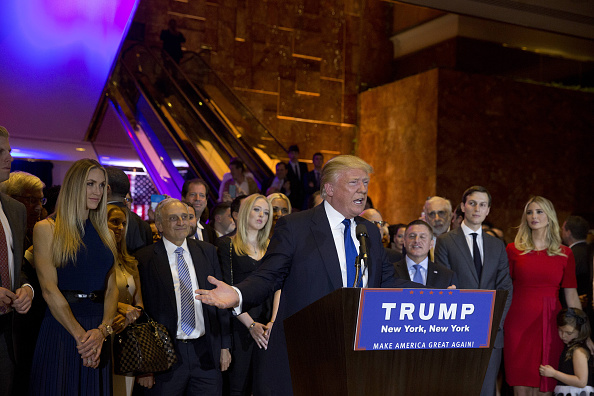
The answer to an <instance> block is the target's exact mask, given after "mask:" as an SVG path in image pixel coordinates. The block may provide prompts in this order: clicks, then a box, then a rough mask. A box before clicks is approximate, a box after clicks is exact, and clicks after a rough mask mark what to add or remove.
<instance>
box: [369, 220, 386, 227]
mask: <svg viewBox="0 0 594 396" xmlns="http://www.w3.org/2000/svg"><path fill="white" fill-rule="evenodd" d="M372 223H373V224H375V225H376V226H379V227H383V226H385V225H386V224H388V223H387V222H385V221H372Z"/></svg>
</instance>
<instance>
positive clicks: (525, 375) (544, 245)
mask: <svg viewBox="0 0 594 396" xmlns="http://www.w3.org/2000/svg"><path fill="white" fill-rule="evenodd" d="M507 255H508V257H509V270H510V273H511V278H512V281H513V284H514V298H513V300H512V303H511V307H510V309H509V312H508V314H507V318H506V319H505V327H504V331H505V337H504V343H505V347H504V349H503V351H504V358H505V375H506V378H507V382H508V384H509V385H511V386H513V387H514V395H516V396H520V395H550V394H551V393H552V391H553V389H554V388H555V385H556V381H555V380H551V379H550V378H547V377H541V376H540V374H539V371H538V368H539V366H540V365H541V364H543V365H547V364H549V365H551V366H553V367H557V365H558V363H559V355H560V354H561V351H562V350H563V342H562V341H561V339H560V338H559V336H558V335H557V328H556V322H555V318H556V316H557V313H558V312H559V311H560V310H561V304H560V303H559V289H560V288H563V289H564V290H563V292H564V294H565V299H566V301H567V305H568V306H569V307H573V308H580V309H581V307H582V306H581V303H580V300H579V297H578V294H577V290H576V287H577V282H576V278H575V261H574V258H573V253H572V252H571V249H569V248H568V247H565V246H561V236H560V229H559V222H558V221H557V214H556V213H555V208H554V207H553V204H552V203H551V202H550V201H549V200H548V199H546V198H543V197H533V198H531V199H530V200H529V201H528V203H527V204H526V207H525V208H524V213H523V214H522V222H521V223H520V227H519V230H518V234H517V235H516V239H515V241H514V243H511V244H509V245H508V246H507Z"/></svg>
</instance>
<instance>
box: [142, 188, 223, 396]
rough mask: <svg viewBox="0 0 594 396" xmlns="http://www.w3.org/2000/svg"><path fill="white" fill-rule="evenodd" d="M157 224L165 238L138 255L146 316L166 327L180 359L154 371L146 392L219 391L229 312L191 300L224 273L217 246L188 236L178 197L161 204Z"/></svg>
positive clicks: (184, 209) (145, 380)
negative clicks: (209, 280)
mask: <svg viewBox="0 0 594 396" xmlns="http://www.w3.org/2000/svg"><path fill="white" fill-rule="evenodd" d="M155 225H156V226H157V229H158V230H159V232H161V233H162V236H163V237H162V239H161V240H160V241H158V242H157V243H155V244H154V245H152V246H147V247H145V248H143V249H141V250H140V251H138V252H137V253H136V257H137V259H138V271H139V273H140V283H141V285H142V292H143V293H142V295H143V296H142V297H143V302H144V308H145V310H146V312H147V314H148V315H149V316H150V317H151V318H153V319H155V320H156V321H157V322H159V323H161V324H163V325H165V327H166V328H167V331H168V332H169V334H170V336H171V337H172V339H173V340H174V342H173V344H174V346H175V351H176V353H177V355H178V361H177V363H176V364H175V365H173V367H172V368H171V369H170V370H168V371H166V372H164V373H159V374H156V375H155V376H154V379H153V376H152V375H149V376H144V377H142V378H140V379H139V382H140V384H141V385H143V386H147V387H151V386H152V388H151V389H150V390H147V391H146V393H148V394H154V395H167V396H169V395H180V396H181V395H185V394H201V395H220V394H221V392H222V377H221V372H220V371H221V370H223V371H224V370H226V369H227V368H228V366H229V363H230V359H231V355H230V353H229V348H230V346H231V345H230V344H231V336H230V329H229V322H230V316H229V315H230V314H229V312H228V311H224V310H218V309H216V308H214V307H211V306H207V305H205V304H202V303H199V302H198V304H196V302H197V301H196V300H195V299H193V298H192V297H193V292H194V290H195V289H197V288H198V287H204V288H209V287H211V286H210V284H209V283H208V282H207V281H206V278H207V277H208V276H215V277H220V276H221V269H220V266H219V262H218V259H217V253H216V248H215V247H214V246H213V245H211V244H208V243H205V242H201V241H196V240H195V239H186V236H187V234H188V209H187V207H186V205H185V204H183V203H182V202H180V201H178V200H176V199H172V198H168V199H165V200H163V201H161V203H159V205H158V206H157V209H156V211H155ZM180 247H181V249H182V250H181V252H178V250H179V248H180ZM180 254H181V256H180ZM180 257H183V263H182V262H180V260H181V259H180ZM184 268H185V269H184ZM184 274H188V275H187V276H186V277H184ZM190 278H191V279H190ZM184 279H186V281H184ZM190 305H191V306H190ZM187 312H189V313H188V314H187ZM188 315H189V316H188ZM153 383H154V386H153Z"/></svg>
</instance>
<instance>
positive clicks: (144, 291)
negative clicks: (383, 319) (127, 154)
mask: <svg viewBox="0 0 594 396" xmlns="http://www.w3.org/2000/svg"><path fill="white" fill-rule="evenodd" d="M288 157H289V159H290V161H289V162H288V163H283V162H279V163H278V164H277V166H276V174H275V175H274V177H272V178H271V179H270V180H268V181H267V182H266V183H264V185H263V186H262V187H263V188H261V189H260V188H259V187H258V186H257V184H256V181H255V180H254V178H253V176H252V175H251V174H250V173H249V172H248V171H247V170H246V169H245V166H244V165H243V163H242V162H241V161H240V160H239V159H233V160H232V161H231V163H230V173H229V175H227V176H226V178H224V179H223V182H222V183H221V189H220V191H219V202H218V203H217V204H216V205H215V206H214V207H212V208H210V209H209V208H208V205H207V203H208V200H207V197H208V196H209V187H208V185H207V184H206V183H205V182H204V181H203V180H201V179H192V180H187V181H186V182H185V183H184V185H183V188H182V191H181V199H179V200H178V199H174V198H169V197H167V198H166V199H164V200H163V201H161V202H160V203H159V204H158V205H157V207H156V209H155V210H154V222H153V223H152V224H149V223H148V222H146V221H145V220H143V219H141V218H139V217H138V216H137V215H136V214H135V213H134V212H133V211H131V210H130V209H129V208H128V207H127V205H126V202H127V197H129V194H130V183H129V181H128V177H127V175H126V174H125V173H124V172H123V171H122V170H121V169H118V168H115V167H106V168H104V167H103V166H102V165H101V164H99V163H98V162H97V161H95V160H91V159H83V160H79V161H77V162H75V163H74V164H73V165H72V167H71V168H70V169H69V170H68V172H67V173H66V176H65V178H64V180H63V182H62V184H61V188H60V192H59V196H58V199H57V201H56V205H55V210H51V212H50V213H47V211H44V208H45V207H44V204H45V203H46V198H45V197H44V196H43V188H44V187H45V186H44V184H43V183H42V182H41V180H39V178H37V177H36V176H34V175H30V174H28V173H25V172H13V173H9V172H10V162H11V160H12V159H11V156H10V145H9V135H8V132H7V131H6V129H4V128H2V127H0V162H1V163H2V164H4V165H5V166H4V167H2V168H0V182H3V183H1V184H0V222H1V223H2V226H1V227H0V281H1V284H0V368H1V372H2V381H0V394H3V395H22V394H30V395H80V394H88V395H112V394H113V395H132V394H133V393H135V394H138V393H146V394H155V395H186V394H188V395H189V394H204V395H220V394H225V395H252V394H253V395H291V394H292V383H291V374H290V370H289V363H288V356H287V346H286V340H285V337H284V324H283V320H284V319H285V318H287V317H288V316H290V315H292V314H293V313H295V312H297V311H299V310H300V309H302V308H304V307H306V306H307V305H309V304H311V303H313V302H314V301H316V300H318V299H319V298H321V297H323V296H324V295H326V294H328V293H330V292H332V291H333V290H335V289H338V288H341V287H352V286H353V284H354V281H355V279H358V281H359V283H358V284H357V285H358V286H360V287H391V288H420V287H428V288H438V289H439V288H443V289H445V288H454V287H455V288H458V289H487V290H506V291H508V295H507V301H506V304H505V310H504V317H503V319H502V321H501V323H500V325H499V328H498V331H497V335H496V339H495V344H494V348H493V352H492V354H491V359H490V361H489V366H488V369H487V373H486V375H485V379H484V381H483V388H482V391H481V395H495V394H496V392H497V391H498V389H500V388H501V382H500V381H499V382H498V378H500V377H501V376H502V375H503V374H504V378H505V381H506V382H507V384H509V385H510V386H512V387H513V389H514V394H516V395H540V394H551V393H552V392H555V393H559V394H563V395H567V394H576V395H577V394H581V393H579V392H594V381H593V379H594V370H593V369H592V365H591V362H592V359H591V355H592V353H593V350H594V344H592V341H591V339H590V324H589V323H590V321H591V319H592V313H593V312H594V310H593V309H592V267H593V258H592V249H591V246H590V245H589V244H587V242H586V239H587V234H588V231H589V224H588V222H587V221H586V220H584V219H583V218H581V217H579V216H570V217H568V218H567V219H566V220H565V221H564V222H563V223H562V224H561V223H559V221H558V219H557V215H556V212H555V209H554V207H553V204H552V203H551V202H550V201H549V200H547V199H546V198H544V197H538V196H537V197H532V198H531V199H530V200H529V201H528V202H527V203H526V206H525V208H524V210H523V214H522V218H521V219H519V227H518V233H517V235H516V237H515V239H514V241H513V242H512V243H510V244H508V245H507V246H506V244H505V241H504V236H503V233H502V232H501V230H500V229H497V228H495V227H494V226H493V225H492V224H489V223H488V222H487V221H486V218H487V216H488V214H489V212H490V210H491V206H492V198H491V194H490V193H489V191H488V190H487V189H486V188H484V187H482V186H472V187H469V188H468V189H467V190H466V191H464V192H463V193H462V194H461V200H460V204H458V205H455V206H452V203H451V201H450V200H448V199H446V198H443V197H430V198H428V199H427V201H426V202H425V204H424V207H423V208H420V213H419V218H418V219H415V220H413V221H411V222H410V223H408V224H404V223H396V222H395V224H394V225H389V224H388V223H387V222H386V221H385V220H384V219H383V217H382V215H381V213H380V212H379V211H378V210H377V209H376V208H374V207H373V205H372V204H371V200H370V199H369V198H368V197H367V187H368V183H369V175H370V174H371V173H372V172H373V169H372V167H371V166H370V165H369V164H367V163H366V162H365V161H363V160H362V159H360V158H358V157H355V156H350V155H339V156H337V157H334V158H332V159H331V160H329V161H328V162H326V163H325V164H324V157H323V155H322V154H321V153H316V154H314V156H313V159H312V163H313V169H312V170H311V171H310V170H309V169H308V167H307V164H305V163H304V162H300V161H299V148H298V147H297V146H291V147H290V149H289V152H288ZM357 224H365V225H366V226H367V232H368V236H369V246H368V248H369V253H368V256H369V259H368V263H366V266H365V267H364V268H363V270H362V271H360V272H359V273H357V272H356V271H358V270H357V269H356V268H355V266H354V258H355V257H356V255H357V254H358V252H359V249H360V244H359V240H358V239H357V238H356V232H355V229H356V226H357ZM152 230H156V233H155V232H154V231H152ZM563 243H564V244H565V245H563ZM145 314H146V315H145ZM144 316H148V317H150V318H152V319H154V320H155V321H157V322H158V323H160V324H163V325H164V326H165V327H166V328H167V331H168V332H169V334H170V336H171V338H172V341H173V345H174V349H175V353H176V356H177V361H176V363H174V364H173V366H172V367H171V368H170V369H169V370H167V371H163V372H158V373H145V374H142V375H138V376H137V377H132V376H120V375H114V373H113V368H112V359H113V356H112V344H111V343H112V338H113V336H112V335H113V334H118V333H121V332H123V331H125V329H126V328H127V327H128V326H130V325H131V324H133V323H135V322H136V321H138V320H142V319H141V318H143V317H144ZM586 394H589V393H586Z"/></svg>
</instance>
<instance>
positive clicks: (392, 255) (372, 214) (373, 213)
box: [360, 208, 402, 264]
mask: <svg viewBox="0 0 594 396" xmlns="http://www.w3.org/2000/svg"><path fill="white" fill-rule="evenodd" d="M360 216H361V217H363V218H364V219H365V220H369V221H370V222H372V223H373V224H375V225H376V226H377V228H378V229H379V231H380V235H381V236H382V239H384V236H385V235H388V227H387V226H386V222H385V221H384V219H383V218H382V214H381V213H380V212H379V210H377V209H372V208H369V209H365V210H364V211H363V212H362V213H361V215H360ZM384 249H385V250H386V255H387V256H388V260H390V262H391V263H392V264H394V263H397V262H399V261H400V260H402V253H400V252H398V251H397V250H396V249H389V248H386V247H385V248H384Z"/></svg>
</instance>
